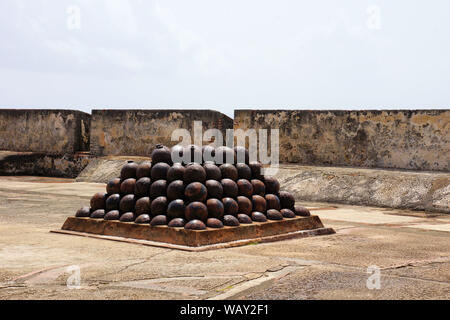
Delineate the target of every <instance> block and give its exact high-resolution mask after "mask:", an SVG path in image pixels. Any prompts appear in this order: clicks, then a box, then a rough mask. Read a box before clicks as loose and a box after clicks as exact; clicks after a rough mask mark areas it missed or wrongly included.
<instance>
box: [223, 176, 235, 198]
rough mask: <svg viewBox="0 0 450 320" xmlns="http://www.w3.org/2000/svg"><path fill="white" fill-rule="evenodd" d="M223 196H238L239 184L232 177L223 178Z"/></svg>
mask: <svg viewBox="0 0 450 320" xmlns="http://www.w3.org/2000/svg"><path fill="white" fill-rule="evenodd" d="M221 183H222V187H223V196H224V197H229V198H236V197H237V196H238V192H239V189H238V186H237V184H236V182H234V181H233V180H231V179H222V181H221Z"/></svg>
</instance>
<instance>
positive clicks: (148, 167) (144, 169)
mask: <svg viewBox="0 0 450 320" xmlns="http://www.w3.org/2000/svg"><path fill="white" fill-rule="evenodd" d="M151 172H152V163H151V162H150V161H144V162H142V163H141V164H139V165H138V167H137V169H136V179H137V180H139V179H141V178H144V177H147V178H150V176H151Z"/></svg>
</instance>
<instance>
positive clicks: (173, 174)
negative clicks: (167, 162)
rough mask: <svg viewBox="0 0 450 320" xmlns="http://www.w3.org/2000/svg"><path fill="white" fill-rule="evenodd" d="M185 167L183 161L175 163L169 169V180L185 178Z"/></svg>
mask: <svg viewBox="0 0 450 320" xmlns="http://www.w3.org/2000/svg"><path fill="white" fill-rule="evenodd" d="M184 170H185V169H184V167H183V165H182V164H181V163H174V164H173V166H171V167H170V169H169V170H168V171H167V181H168V182H172V181H175V180H183V176H184Z"/></svg>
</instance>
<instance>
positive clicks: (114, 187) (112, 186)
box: [106, 178, 121, 194]
mask: <svg viewBox="0 0 450 320" xmlns="http://www.w3.org/2000/svg"><path fill="white" fill-rule="evenodd" d="M120 183H121V180H120V178H115V179H112V180H109V181H108V183H107V184H106V193H107V194H115V193H120Z"/></svg>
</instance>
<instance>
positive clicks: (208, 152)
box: [202, 145, 216, 162]
mask: <svg viewBox="0 0 450 320" xmlns="http://www.w3.org/2000/svg"><path fill="white" fill-rule="evenodd" d="M202 155H203V162H207V161H211V162H214V157H215V155H216V149H215V148H214V147H213V146H211V145H208V146H203V147H202Z"/></svg>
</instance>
